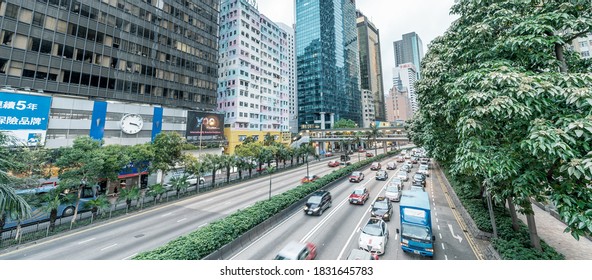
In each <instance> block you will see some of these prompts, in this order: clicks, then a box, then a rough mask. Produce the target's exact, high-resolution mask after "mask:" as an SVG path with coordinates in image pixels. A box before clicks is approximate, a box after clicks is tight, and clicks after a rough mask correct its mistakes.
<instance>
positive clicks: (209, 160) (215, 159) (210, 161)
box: [203, 154, 222, 187]
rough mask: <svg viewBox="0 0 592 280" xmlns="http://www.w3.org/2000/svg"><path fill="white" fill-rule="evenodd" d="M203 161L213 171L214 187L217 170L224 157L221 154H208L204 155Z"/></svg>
mask: <svg viewBox="0 0 592 280" xmlns="http://www.w3.org/2000/svg"><path fill="white" fill-rule="evenodd" d="M203 162H204V164H205V165H206V166H208V167H209V168H210V170H211V171H212V187H213V186H215V185H216V172H217V171H218V170H220V168H221V166H222V159H221V157H220V156H219V155H213V154H206V155H205V156H204V157H203Z"/></svg>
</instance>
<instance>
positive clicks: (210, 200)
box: [206, 198, 214, 202]
mask: <svg viewBox="0 0 592 280" xmlns="http://www.w3.org/2000/svg"><path fill="white" fill-rule="evenodd" d="M212 200H214V198H210V199H208V200H206V202H210V201H212Z"/></svg>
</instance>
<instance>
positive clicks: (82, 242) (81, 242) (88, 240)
mask: <svg viewBox="0 0 592 280" xmlns="http://www.w3.org/2000/svg"><path fill="white" fill-rule="evenodd" d="M93 240H95V238H91V239H87V240H84V241H80V242H78V245H80V244H84V243H86V242H90V241H93Z"/></svg>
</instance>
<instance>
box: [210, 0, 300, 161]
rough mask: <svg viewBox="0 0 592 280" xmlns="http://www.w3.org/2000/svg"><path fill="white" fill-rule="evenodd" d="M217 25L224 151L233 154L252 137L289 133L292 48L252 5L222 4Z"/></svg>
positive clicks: (240, 0) (243, 1) (225, 0)
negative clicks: (290, 55) (225, 149)
mask: <svg viewBox="0 0 592 280" xmlns="http://www.w3.org/2000/svg"><path fill="white" fill-rule="evenodd" d="M219 24H220V32H219V36H220V39H219V63H218V64H219V65H218V75H219V78H218V91H217V93H218V110H219V111H221V112H224V114H225V129H224V135H225V136H226V137H227V139H228V141H229V147H228V149H227V151H226V152H228V153H232V152H233V151H234V148H235V147H236V145H238V144H240V143H241V142H242V141H243V140H244V139H245V138H246V137H248V136H252V137H255V138H256V139H261V140H262V139H263V136H264V135H265V134H267V133H270V134H272V135H274V136H276V138H279V135H280V133H283V132H285V133H288V129H289V120H290V117H289V79H288V78H286V77H287V73H289V72H290V70H289V66H288V63H286V61H287V58H288V56H289V52H288V50H289V49H291V46H290V45H289V39H288V35H287V34H286V32H285V31H284V30H283V29H282V28H280V27H278V25H277V24H276V23H274V22H272V21H271V20H269V19H268V18H267V17H265V16H264V15H262V14H260V13H259V11H258V10H257V8H256V7H255V3H254V1H247V0H222V2H221V6H220V22H219ZM292 53H293V50H292ZM283 139H285V137H282V140H283ZM288 140H289V136H288Z"/></svg>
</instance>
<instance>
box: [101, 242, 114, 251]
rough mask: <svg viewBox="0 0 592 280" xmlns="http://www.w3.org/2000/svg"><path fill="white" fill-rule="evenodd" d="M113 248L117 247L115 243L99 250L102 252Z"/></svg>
mask: <svg viewBox="0 0 592 280" xmlns="http://www.w3.org/2000/svg"><path fill="white" fill-rule="evenodd" d="M115 246H117V243H115V244H113V245H109V246H107V247H105V248H103V249H101V251H103V250H107V249H109V248H111V247H115Z"/></svg>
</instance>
